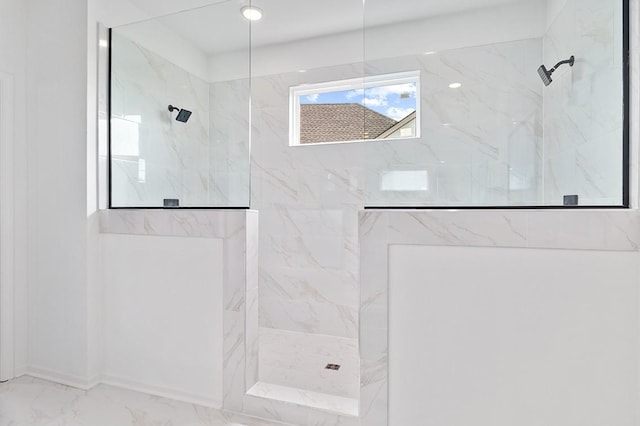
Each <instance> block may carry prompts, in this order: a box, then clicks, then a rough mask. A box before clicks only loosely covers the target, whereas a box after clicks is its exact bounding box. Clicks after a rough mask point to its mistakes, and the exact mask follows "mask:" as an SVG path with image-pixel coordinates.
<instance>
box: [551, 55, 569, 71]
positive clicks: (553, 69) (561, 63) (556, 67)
mask: <svg viewBox="0 0 640 426" xmlns="http://www.w3.org/2000/svg"><path fill="white" fill-rule="evenodd" d="M574 63H575V58H574V57H573V55H571V57H570V58H569V59H565V60H564V61H560V62H558V63H557V64H555V65H554V66H553V68H551V69H550V70H549V73H552V72H554V71H555V70H557V69H558V67H560V66H561V65H564V64H569V66H571V67H572V66H573V64H574Z"/></svg>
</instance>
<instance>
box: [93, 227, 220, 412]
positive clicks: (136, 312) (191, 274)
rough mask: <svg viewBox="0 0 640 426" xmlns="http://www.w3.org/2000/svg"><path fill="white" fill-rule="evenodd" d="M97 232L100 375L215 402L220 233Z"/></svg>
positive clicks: (152, 390) (156, 391) (143, 388)
mask: <svg viewBox="0 0 640 426" xmlns="http://www.w3.org/2000/svg"><path fill="white" fill-rule="evenodd" d="M100 240H101V242H100V275H101V276H102V279H103V281H102V283H103V286H104V301H103V303H104V312H105V315H104V329H105V330H104V335H105V342H104V345H105V365H104V381H105V382H106V383H111V384H115V385H119V386H124V387H128V388H133V389H138V390H141V391H146V392H150V393H153V394H156V395H167V396H170V397H172V398H182V399H185V400H188V401H189V402H199V403H201V404H206V405H210V406H216V407H220V406H222V333H223V332H222V309H223V307H222V304H223V302H222V300H223V297H222V296H223V295H222V275H223V272H222V271H223V253H222V250H223V243H222V240H219V239H210V238H181V237H160V236H154V237H149V236H134V235H115V234H101V236H100Z"/></svg>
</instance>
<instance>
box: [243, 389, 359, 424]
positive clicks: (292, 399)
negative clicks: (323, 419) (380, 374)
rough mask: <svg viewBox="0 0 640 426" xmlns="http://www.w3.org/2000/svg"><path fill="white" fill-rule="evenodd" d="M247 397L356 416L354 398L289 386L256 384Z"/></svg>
mask: <svg viewBox="0 0 640 426" xmlns="http://www.w3.org/2000/svg"><path fill="white" fill-rule="evenodd" d="M247 395H248V396H253V397H256V398H263V399H268V400H270V401H282V402H285V403H289V404H295V405H299V406H303V407H309V408H315V409H318V410H322V411H329V412H331V413H332V414H338V415H342V416H353V417H357V416H358V411H359V410H358V406H359V401H358V399H356V398H346V397H342V396H337V395H330V394H326V393H320V392H314V391H310V390H305V389H297V388H293V387H289V386H282V385H275V384H272V383H266V382H258V383H256V384H255V385H253V387H251V389H249V391H248V392H247Z"/></svg>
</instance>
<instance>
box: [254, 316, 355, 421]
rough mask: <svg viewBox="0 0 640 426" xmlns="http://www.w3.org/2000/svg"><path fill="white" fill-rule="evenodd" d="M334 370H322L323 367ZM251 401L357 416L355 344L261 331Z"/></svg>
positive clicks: (312, 336)
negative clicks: (258, 399)
mask: <svg viewBox="0 0 640 426" xmlns="http://www.w3.org/2000/svg"><path fill="white" fill-rule="evenodd" d="M329 364H334V365H339V366H340V367H339V369H337V370H332V369H327V368H326V367H327V365H329ZM250 393H251V394H252V395H254V396H261V397H265V398H271V399H278V400H282V401H286V402H291V403H297V404H301V405H306V406H311V407H315V408H320V409H325V410H330V411H335V412H339V413H342V414H349V415H357V414H358V398H359V395H360V358H359V353H358V343H357V339H348V338H342V337H334V336H324V335H318V334H306V333H298V332H293V331H286V330H276V329H272V328H261V329H260V351H259V381H258V383H257V384H256V385H255V386H253V387H252V388H251V391H250Z"/></svg>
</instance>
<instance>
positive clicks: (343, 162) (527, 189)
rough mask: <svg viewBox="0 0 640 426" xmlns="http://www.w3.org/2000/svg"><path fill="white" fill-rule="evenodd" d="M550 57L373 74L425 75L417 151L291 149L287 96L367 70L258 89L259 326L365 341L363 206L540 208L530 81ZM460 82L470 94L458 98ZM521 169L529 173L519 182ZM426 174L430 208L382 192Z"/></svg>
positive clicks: (422, 65) (429, 63) (410, 143)
mask: <svg viewBox="0 0 640 426" xmlns="http://www.w3.org/2000/svg"><path fill="white" fill-rule="evenodd" d="M541 54H542V53H541V42H540V40H523V41H518V42H511V43H503V44H498V45H491V46H481V47H475V48H465V49H457V50H452V51H447V52H442V53H440V54H438V55H428V56H427V55H419V56H409V57H401V58H390V59H388V60H378V61H375V62H370V63H367V64H366V66H367V73H370V74H377V73H392V72H399V71H407V70H415V69H418V70H421V72H422V76H421V81H422V99H421V102H422V107H423V111H422V127H423V130H422V132H423V133H422V134H423V137H422V138H421V139H417V140H404V141H393V142H371V143H367V144H362V143H356V144H334V145H317V146H302V147H290V146H289V141H288V139H289V126H288V120H289V103H288V102H289V100H288V88H289V87H290V86H295V85H298V84H302V83H316V82H323V81H330V80H337V79H346V78H358V77H361V76H363V71H364V70H363V68H362V65H361V64H354V65H344V66H336V67H330V68H322V69H314V70H307V71H306V72H304V73H300V72H293V73H287V74H279V75H274V76H266V77H256V78H254V79H253V80H252V129H253V130H252V132H253V134H252V143H253V147H252V158H253V169H252V170H253V177H252V182H253V185H252V192H253V194H252V203H253V207H255V208H257V209H259V210H260V212H261V232H260V248H261V259H260V298H261V306H260V307H261V309H260V318H261V325H262V326H265V327H271V328H282V329H286V330H292V331H301V332H308V333H321V334H330V335H336V336H343V337H355V336H356V334H357V305H358V268H359V267H358V257H359V253H358V251H359V249H358V241H357V238H356V233H357V226H356V219H357V211H358V209H360V208H361V206H362V205H363V204H365V205H366V204H375V203H378V202H380V203H382V204H387V205H388V204H394V205H397V204H406V203H408V204H416V195H418V196H420V197H423V198H422V199H421V200H419V203H418V204H429V203H433V204H449V203H453V204H466V205H468V204H495V205H501V204H511V203H512V202H513V203H518V202H524V201H527V200H533V199H536V198H537V196H538V188H539V182H538V179H539V170H538V168H537V166H536V164H538V163H537V160H538V158H539V152H540V145H541V139H540V138H541V120H540V116H539V111H540V106H541V102H542V101H541V89H540V84H539V81H536V80H535V79H537V76H536V75H535V74H533V76H531V75H529V71H530V70H532V69H533V70H535V69H536V67H537V64H538V62H539V59H540V57H541ZM536 58H538V59H536ZM454 81H461V82H462V83H463V88H462V89H459V90H457V91H456V90H452V89H450V88H449V87H448V85H449V83H451V82H454ZM514 123H515V124H514ZM444 124H447V126H445V125H444ZM532 157H533V158H532ZM514 159H515V160H517V161H514V164H517V166H516V167H521V168H520V169H519V170H509V168H510V165H509V162H510V161H512V160H514ZM416 167H417V168H425V167H426V168H427V169H428V170H429V173H430V179H431V181H432V182H433V184H434V191H430V192H429V193H428V194H427V196H426V197H424V194H415V193H406V192H391V191H380V190H379V178H380V173H381V172H383V171H386V170H395V169H401V170H405V169H414V168H416ZM512 169H513V167H512ZM514 174H519V176H520V177H521V179H520V181H521V182H523V183H522V184H521V185H520V187H519V189H518V190H511V188H510V187H509V185H510V181H512V180H513V179H512V176H513V175H514ZM522 188H524V189H522Z"/></svg>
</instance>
